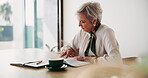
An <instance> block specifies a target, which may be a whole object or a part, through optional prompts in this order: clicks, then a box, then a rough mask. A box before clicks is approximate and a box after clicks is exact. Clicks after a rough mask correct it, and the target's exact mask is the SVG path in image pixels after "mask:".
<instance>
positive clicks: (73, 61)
mask: <svg viewBox="0 0 148 78" xmlns="http://www.w3.org/2000/svg"><path fill="white" fill-rule="evenodd" d="M64 60H65V61H66V63H68V64H70V65H72V66H76V67H77V66H83V65H87V64H90V62H85V61H78V60H76V59H75V58H71V57H69V58H67V59H64Z"/></svg>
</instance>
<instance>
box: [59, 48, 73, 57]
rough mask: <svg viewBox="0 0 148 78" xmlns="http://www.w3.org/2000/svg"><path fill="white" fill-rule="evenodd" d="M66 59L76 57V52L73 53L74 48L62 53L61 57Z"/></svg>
mask: <svg viewBox="0 0 148 78" xmlns="http://www.w3.org/2000/svg"><path fill="white" fill-rule="evenodd" d="M64 56H65V57H66V58H68V57H74V51H73V49H72V48H68V49H67V50H66V51H64V52H62V53H61V57H64Z"/></svg>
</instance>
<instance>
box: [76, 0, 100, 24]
mask: <svg viewBox="0 0 148 78" xmlns="http://www.w3.org/2000/svg"><path fill="white" fill-rule="evenodd" d="M102 12H103V10H102V8H101V6H100V3H98V2H87V3H84V4H83V5H82V7H81V8H80V9H79V10H78V11H77V13H78V14H80V13H83V14H84V15H85V16H86V18H87V19H89V20H90V21H92V20H93V19H98V20H99V22H101V19H102Z"/></svg>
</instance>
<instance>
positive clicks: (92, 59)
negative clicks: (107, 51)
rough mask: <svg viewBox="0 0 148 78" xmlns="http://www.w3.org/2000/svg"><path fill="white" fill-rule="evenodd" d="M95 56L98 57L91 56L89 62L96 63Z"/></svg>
mask: <svg viewBox="0 0 148 78" xmlns="http://www.w3.org/2000/svg"><path fill="white" fill-rule="evenodd" d="M97 58H98V57H92V58H91V59H90V62H91V63H97Z"/></svg>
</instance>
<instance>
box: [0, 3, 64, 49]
mask: <svg viewBox="0 0 148 78" xmlns="http://www.w3.org/2000/svg"><path fill="white" fill-rule="evenodd" d="M6 3H8V4H9V5H10V6H11V11H12V12H11V14H10V20H11V24H10V25H11V27H9V28H8V27H7V26H8V24H6V25H5V27H4V25H3V24H4V22H1V21H0V46H3V47H1V48H0V50H1V49H23V48H42V49H44V48H45V44H48V45H49V46H50V47H54V46H58V47H59V46H60V45H61V44H60V40H61V39H62V33H61V32H62V28H61V26H62V22H61V19H62V11H61V9H62V7H61V3H62V0H24V1H23V0H2V1H0V5H3V4H6ZM0 11H1V10H0ZM0 16H1V15H0ZM1 19H2V17H0V20H1ZM7 22H9V21H7ZM4 28H5V30H4ZM6 30H7V32H6ZM4 31H5V32H4ZM8 31H9V32H8ZM8 46H9V47H8Z"/></svg>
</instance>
